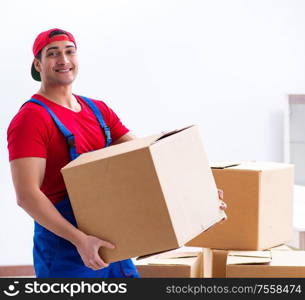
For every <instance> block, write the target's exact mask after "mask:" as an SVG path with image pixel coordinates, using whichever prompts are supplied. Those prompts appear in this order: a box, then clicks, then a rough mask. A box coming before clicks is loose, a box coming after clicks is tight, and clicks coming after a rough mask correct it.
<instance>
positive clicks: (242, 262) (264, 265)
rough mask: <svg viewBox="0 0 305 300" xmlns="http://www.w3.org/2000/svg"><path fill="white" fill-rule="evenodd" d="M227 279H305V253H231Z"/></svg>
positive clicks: (228, 259) (228, 260) (228, 261)
mask: <svg viewBox="0 0 305 300" xmlns="http://www.w3.org/2000/svg"><path fill="white" fill-rule="evenodd" d="M226 274H227V277H247V278H255V277H257V278H265V277H269V278H282V277H284V278H285V277H286V278H287V277H294V278H297V277H301V278H304V277H305V251H301V250H300V251H272V250H270V251H255V253H253V254H247V253H244V254H242V253H238V254H236V253H235V252H229V255H228V258H227V267H226Z"/></svg>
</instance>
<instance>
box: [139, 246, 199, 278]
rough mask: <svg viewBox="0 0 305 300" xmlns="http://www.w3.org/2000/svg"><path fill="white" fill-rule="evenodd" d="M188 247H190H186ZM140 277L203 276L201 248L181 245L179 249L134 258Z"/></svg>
mask: <svg viewBox="0 0 305 300" xmlns="http://www.w3.org/2000/svg"><path fill="white" fill-rule="evenodd" d="M188 248H190V249H188ZM135 265H136V267H137V269H138V271H139V274H140V277H142V278H165V277H168V278H179V277H181V278H198V277H203V253H202V249H201V248H198V249H197V250H196V249H191V247H182V248H180V249H179V251H177V250H174V251H168V252H165V253H162V254H157V255H154V256H150V257H148V258H145V259H140V260H135Z"/></svg>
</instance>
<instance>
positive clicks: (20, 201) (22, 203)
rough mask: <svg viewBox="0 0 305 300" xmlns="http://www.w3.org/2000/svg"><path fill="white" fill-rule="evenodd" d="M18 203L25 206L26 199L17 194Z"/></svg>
mask: <svg viewBox="0 0 305 300" xmlns="http://www.w3.org/2000/svg"><path fill="white" fill-rule="evenodd" d="M16 200H17V205H18V206H20V207H23V206H24V199H23V198H22V197H20V196H17V199H16Z"/></svg>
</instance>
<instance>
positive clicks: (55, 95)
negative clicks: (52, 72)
mask: <svg viewBox="0 0 305 300" xmlns="http://www.w3.org/2000/svg"><path fill="white" fill-rule="evenodd" d="M37 94H40V95H41V96H44V97H45V98H48V99H49V100H50V101H53V102H55V103H57V104H59V105H61V106H64V107H66V108H69V109H71V110H74V111H78V110H79V108H80V107H79V104H78V102H77V100H76V99H75V97H74V96H73V94H72V86H71V85H67V86H57V87H53V86H52V87H50V86H45V85H44V84H43V83H42V84H41V87H40V89H39V90H38V92H37Z"/></svg>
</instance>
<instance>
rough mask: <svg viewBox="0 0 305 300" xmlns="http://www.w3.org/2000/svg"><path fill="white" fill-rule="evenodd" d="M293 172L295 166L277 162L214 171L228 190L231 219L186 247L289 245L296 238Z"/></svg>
mask: <svg viewBox="0 0 305 300" xmlns="http://www.w3.org/2000/svg"><path fill="white" fill-rule="evenodd" d="M233 165H234V164H233ZM218 167H219V166H218ZM293 173H294V168H293V165H290V164H282V163H273V162H265V163H259V162H248V163H240V164H239V165H235V166H231V167H223V168H219V169H213V175H214V178H215V181H216V185H217V187H218V188H219V189H222V190H223V191H224V201H225V202H226V203H227V206H228V207H227V210H226V213H227V216H228V219H227V221H226V222H223V223H220V224H217V225H215V226H213V227H212V228H210V229H209V230H208V231H207V232H205V234H204V235H199V236H197V237H195V238H194V239H193V240H192V241H190V242H189V243H187V244H186V245H187V246H196V247H207V248H215V249H234V250H263V249H268V248H271V247H274V246H276V245H279V244H282V243H286V242H288V241H289V240H290V239H291V237H292V194H293V180H294V179H293V177H294V176H293Z"/></svg>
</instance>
